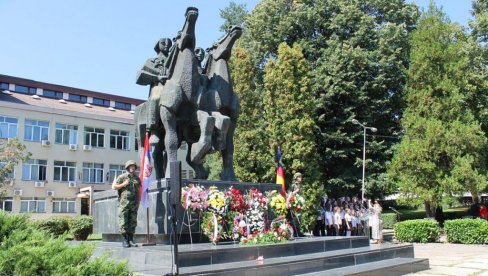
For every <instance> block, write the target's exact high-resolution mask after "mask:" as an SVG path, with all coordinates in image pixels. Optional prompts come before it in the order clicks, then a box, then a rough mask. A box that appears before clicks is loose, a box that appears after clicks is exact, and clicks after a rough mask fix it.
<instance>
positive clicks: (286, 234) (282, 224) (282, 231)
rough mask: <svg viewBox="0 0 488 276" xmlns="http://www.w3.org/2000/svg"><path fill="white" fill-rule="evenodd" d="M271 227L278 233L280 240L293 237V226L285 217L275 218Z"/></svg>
mask: <svg viewBox="0 0 488 276" xmlns="http://www.w3.org/2000/svg"><path fill="white" fill-rule="evenodd" d="M270 229H271V230H272V231H273V232H275V233H276V236H277V238H278V241H283V240H289V239H291V238H292V237H293V227H292V226H291V225H290V224H289V223H288V221H286V219H284V218H278V219H275V220H273V221H272V222H271V225H270Z"/></svg>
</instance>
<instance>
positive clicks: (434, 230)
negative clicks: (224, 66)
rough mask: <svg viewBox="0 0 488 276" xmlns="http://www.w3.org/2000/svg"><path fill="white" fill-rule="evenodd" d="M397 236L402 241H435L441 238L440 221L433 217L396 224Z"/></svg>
mask: <svg viewBox="0 0 488 276" xmlns="http://www.w3.org/2000/svg"><path fill="white" fill-rule="evenodd" d="M394 228H395V238H396V239H397V240H398V241H400V242H421V243H427V242H435V241H436V240H437V239H438V238H439V235H440V233H439V223H438V222H437V221H435V220H433V219H416V220H407V221H402V222H398V223H396V224H395V227H394Z"/></svg>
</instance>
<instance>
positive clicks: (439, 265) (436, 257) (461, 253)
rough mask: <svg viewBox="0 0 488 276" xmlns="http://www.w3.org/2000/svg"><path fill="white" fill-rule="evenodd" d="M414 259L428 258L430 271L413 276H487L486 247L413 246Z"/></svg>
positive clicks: (443, 244)
mask: <svg viewBox="0 0 488 276" xmlns="http://www.w3.org/2000/svg"><path fill="white" fill-rule="evenodd" d="M414 250H415V258H429V263H430V269H429V270H425V271H421V272H418V273H415V274H413V275H430V276H432V275H457V276H461V275H477V276H478V275H483V276H488V245H465V244H449V243H428V244H415V245H414Z"/></svg>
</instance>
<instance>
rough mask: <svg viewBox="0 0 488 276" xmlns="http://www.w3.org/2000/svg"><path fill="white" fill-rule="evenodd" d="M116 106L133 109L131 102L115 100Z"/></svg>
mask: <svg viewBox="0 0 488 276" xmlns="http://www.w3.org/2000/svg"><path fill="white" fill-rule="evenodd" d="M115 108H118V109H124V110H130V109H131V105H130V103H121V102H115Z"/></svg>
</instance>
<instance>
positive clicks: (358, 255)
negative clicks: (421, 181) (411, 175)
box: [179, 244, 413, 275]
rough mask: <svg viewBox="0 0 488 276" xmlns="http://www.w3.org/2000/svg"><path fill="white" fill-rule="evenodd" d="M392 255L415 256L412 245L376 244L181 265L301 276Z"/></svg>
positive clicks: (186, 271)
mask: <svg viewBox="0 0 488 276" xmlns="http://www.w3.org/2000/svg"><path fill="white" fill-rule="evenodd" d="M236 254H238V252H236ZM393 258H410V259H412V258H413V246H412V245H410V244H409V245H393V244H374V245H369V246H365V247H359V248H350V249H341V250H334V251H328V252H320V253H309V254H303V255H297V256H286V257H271V258H270V257H266V256H264V259H263V260H256V259H255V260H248V261H240V262H234V263H221V264H212V265H201V266H189V267H180V271H179V272H180V275H298V274H304V273H310V272H315V271H325V270H330V269H335V268H339V267H341V268H343V267H349V266H355V265H359V264H365V263H370V262H377V261H382V260H386V259H393Z"/></svg>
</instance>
